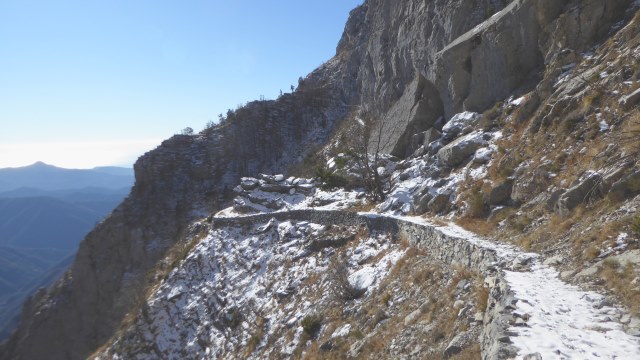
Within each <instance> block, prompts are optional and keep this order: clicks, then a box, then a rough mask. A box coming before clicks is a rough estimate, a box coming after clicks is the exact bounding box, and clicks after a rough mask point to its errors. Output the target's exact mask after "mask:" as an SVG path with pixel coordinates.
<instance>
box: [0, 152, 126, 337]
mask: <svg viewBox="0 0 640 360" xmlns="http://www.w3.org/2000/svg"><path fill="white" fill-rule="evenodd" d="M133 182H134V176H133V170H132V169H130V168H119V167H97V168H93V169H89V170H78V169H63V168H58V167H55V166H52V165H47V164H44V163H42V162H38V163H35V164H33V165H30V166H26V167H21V168H5V169H0V339H3V338H5V337H6V336H8V335H9V334H10V332H11V331H12V329H13V328H14V327H15V326H16V324H17V321H18V315H19V313H20V309H21V307H22V303H23V302H24V300H25V299H26V298H27V297H28V296H30V295H31V294H33V293H34V292H35V291H36V290H37V289H38V288H40V287H47V286H49V285H50V284H52V283H53V281H54V280H55V279H57V278H58V277H59V276H60V275H61V274H62V273H64V272H65V271H66V270H67V268H68V267H69V265H70V264H71V263H72V262H73V258H74V257H75V252H76V250H77V247H78V244H79V243H80V241H81V240H82V239H83V238H84V237H85V235H86V234H87V233H88V232H89V231H91V229H93V227H94V226H95V224H96V223H97V222H99V221H100V220H102V219H103V218H104V217H105V216H106V215H108V214H109V213H110V212H111V211H112V210H113V209H114V208H115V207H116V206H118V204H119V203H120V202H122V200H123V199H124V198H125V197H126V196H127V195H128V193H129V190H130V188H131V186H132V185H133Z"/></svg>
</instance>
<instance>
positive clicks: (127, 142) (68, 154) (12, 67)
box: [0, 0, 362, 168]
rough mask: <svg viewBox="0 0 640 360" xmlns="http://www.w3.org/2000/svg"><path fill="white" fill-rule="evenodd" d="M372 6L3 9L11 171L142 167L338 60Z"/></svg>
mask: <svg viewBox="0 0 640 360" xmlns="http://www.w3.org/2000/svg"><path fill="white" fill-rule="evenodd" d="M360 3H362V0H304V1H300V0H297V1H293V0H278V1H254V0H252V1H249V0H237V1H230V0H224V1H223V0H210V1H204V0H202V1H199V0H185V1H158V0H154V1H151V0H101V1H92V0H82V1H80V0H78V1H50V0H2V1H0V126H1V128H0V129H1V130H0V167H7V166H23V165H28V164H30V163H33V162H35V161H38V160H41V161H45V162H48V163H52V164H54V165H57V166H63V167H76V168H87V167H93V166H102V165H131V164H132V163H133V162H134V161H135V159H136V158H137V157H138V156H139V155H140V154H142V153H143V152H144V151H146V150H150V149H152V148H154V147H155V146H156V145H158V144H159V143H160V142H161V141H162V140H163V139H165V138H168V137H170V136H171V135H172V134H175V133H178V132H179V131H180V130H181V129H183V128H185V127H187V126H190V127H192V128H194V129H195V130H196V131H199V130H200V129H202V128H203V127H204V125H205V124H206V123H207V122H208V121H209V120H215V119H216V118H217V114H219V113H224V112H226V110H227V109H228V108H235V107H236V106H237V105H239V104H242V103H245V102H247V101H251V100H255V99H258V98H259V97H260V96H261V95H263V96H265V97H266V98H267V99H270V98H271V99H272V98H275V97H277V95H278V93H279V92H280V90H281V89H282V90H283V91H287V90H288V89H289V87H290V85H291V84H294V85H295V84H297V79H298V77H299V76H304V75H306V74H308V73H309V72H310V71H312V70H313V69H314V68H316V67H317V66H318V65H320V64H321V63H322V62H324V61H326V60H328V59H330V58H331V57H332V56H333V55H334V53H335V47H336V45H337V43H338V40H339V39H340V35H341V34H342V30H343V28H344V24H345V21H346V19H347V17H348V13H349V11H350V10H351V9H352V8H354V7H355V6H357V5H359V4H360Z"/></svg>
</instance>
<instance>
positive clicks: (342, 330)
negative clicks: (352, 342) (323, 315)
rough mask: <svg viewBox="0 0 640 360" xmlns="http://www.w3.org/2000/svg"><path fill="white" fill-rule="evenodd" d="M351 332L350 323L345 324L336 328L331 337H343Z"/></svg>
mask: <svg viewBox="0 0 640 360" xmlns="http://www.w3.org/2000/svg"><path fill="white" fill-rule="evenodd" d="M350 332H351V324H345V325H344V326H342V327H339V328H337V329H336V330H335V331H334V332H333V334H331V338H332V339H334V338H338V337H345V336H347V335H349V333H350Z"/></svg>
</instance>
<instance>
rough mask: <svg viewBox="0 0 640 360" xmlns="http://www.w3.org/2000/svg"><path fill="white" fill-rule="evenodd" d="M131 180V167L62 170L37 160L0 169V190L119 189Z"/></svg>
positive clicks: (130, 182) (129, 185)
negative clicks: (19, 165)
mask: <svg viewBox="0 0 640 360" xmlns="http://www.w3.org/2000/svg"><path fill="white" fill-rule="evenodd" d="M132 183H133V169H128V168H118V167H96V168H93V169H63V168H59V167H55V166H53V165H47V164H45V163H43V162H37V163H35V164H33V165H29V166H25V167H19V168H4V169H0V192H6V191H11V190H16V189H19V188H24V187H26V188H36V189H40V190H70V189H83V188H89V187H92V188H105V189H121V188H124V187H131V184H132Z"/></svg>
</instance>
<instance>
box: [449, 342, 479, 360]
mask: <svg viewBox="0 0 640 360" xmlns="http://www.w3.org/2000/svg"><path fill="white" fill-rule="evenodd" d="M481 358H482V351H481V349H480V344H474V345H472V346H469V347H468V348H465V349H463V350H462V351H461V352H460V353H458V354H455V355H453V356H452V357H450V358H449V359H451V360H478V359H481Z"/></svg>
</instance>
